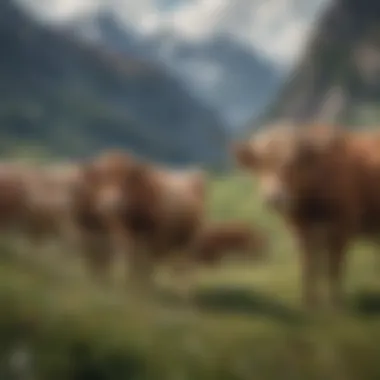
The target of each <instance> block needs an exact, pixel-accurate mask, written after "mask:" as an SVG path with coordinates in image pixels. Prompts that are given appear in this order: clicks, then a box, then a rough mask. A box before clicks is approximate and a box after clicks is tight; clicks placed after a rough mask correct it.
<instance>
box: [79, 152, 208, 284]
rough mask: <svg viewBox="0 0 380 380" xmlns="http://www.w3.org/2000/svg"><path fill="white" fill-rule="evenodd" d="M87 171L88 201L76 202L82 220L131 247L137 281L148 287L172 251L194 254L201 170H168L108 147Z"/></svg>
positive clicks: (122, 247)
mask: <svg viewBox="0 0 380 380" xmlns="http://www.w3.org/2000/svg"><path fill="white" fill-rule="evenodd" d="M85 173H86V174H85V178H86V185H87V186H88V189H87V192H84V193H83V194H86V196H85V197H84V198H83V199H82V201H84V200H85V201H86V202H87V205H86V202H82V203H83V205H84V206H85V207H80V205H78V206H77V209H78V210H82V212H81V215H80V218H79V220H80V222H81V223H82V225H83V226H87V228H88V229H89V230H94V231H95V230H97V229H98V230H101V231H104V230H107V228H108V231H111V234H112V238H113V241H114V242H116V246H117V249H118V250H124V251H127V250H128V251H129V253H128V255H127V256H128V264H129V267H130V270H129V272H130V275H131V277H132V278H133V281H135V282H138V283H139V285H144V286H145V285H146V286H149V281H150V279H151V276H152V271H153V269H154V265H155V264H156V263H158V262H161V261H162V260H166V259H168V258H169V257H171V255H170V252H173V251H174V250H183V251H186V253H183V256H184V257H186V258H189V257H190V254H189V253H188V252H190V250H191V245H192V243H193V241H194V237H195V235H196V233H197V231H198V229H199V228H200V226H201V223H202V221H203V212H204V200H205V183H204V175H203V173H202V172H199V171H170V170H166V169H163V168H159V167H156V166H153V165H150V164H147V163H142V162H140V161H139V160H137V159H136V158H134V157H131V156H130V155H127V154H124V153H121V152H106V153H105V154H103V155H101V156H100V157H99V158H98V159H97V160H95V161H94V162H93V163H91V164H90V165H89V166H88V167H87V168H86V169H85ZM89 204H92V205H93V206H95V207H93V206H92V207H88V205H89ZM86 210H87V211H86ZM89 211H91V212H89ZM102 223H103V224H102ZM107 257H109V255H103V256H102V258H103V260H106V258H107ZM100 262H101V260H100ZM101 267H102V268H104V263H103V264H102V265H101Z"/></svg>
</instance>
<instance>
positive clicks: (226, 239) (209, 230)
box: [194, 221, 268, 265]
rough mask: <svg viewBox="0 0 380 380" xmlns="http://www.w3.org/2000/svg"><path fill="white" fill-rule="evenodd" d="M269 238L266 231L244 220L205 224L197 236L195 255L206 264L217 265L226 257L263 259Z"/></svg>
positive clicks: (201, 262) (198, 260) (197, 259)
mask: <svg viewBox="0 0 380 380" xmlns="http://www.w3.org/2000/svg"><path fill="white" fill-rule="evenodd" d="M267 248H268V240H267V237H266V236H265V234H264V233H262V232H261V231H259V230H258V229H254V228H252V227H251V226H249V225H248V224H246V223H242V222H235V221H233V222H219V223H210V224H207V225H205V226H204V227H203V228H202V230H201V231H200V233H199V234H198V237H197V243H196V248H195V252H194V255H195V256H196V261H197V262H199V263H200V264H204V265H216V264H219V263H220V262H221V260H222V259H223V258H225V257H232V258H234V259H235V258H242V259H244V260H245V259H253V260H258V259H263V258H265V257H266V254H267Z"/></svg>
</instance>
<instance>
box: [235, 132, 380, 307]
mask: <svg viewBox="0 0 380 380" xmlns="http://www.w3.org/2000/svg"><path fill="white" fill-rule="evenodd" d="M378 136H379V135H378V134H372V133H369V132H368V133H348V132H344V131H343V130H341V129H340V128H334V127H330V126H316V125H314V126H309V127H308V128H306V127H305V128H304V129H303V130H299V132H298V133H297V132H295V131H294V130H290V129H286V128H284V129H282V130H281V129H273V130H271V131H268V132H267V133H264V134H263V135H261V136H258V137H257V138H253V139H252V140H250V141H249V142H247V143H241V144H238V145H237V146H235V155H236V158H237V160H238V162H239V164H240V165H241V166H242V167H244V168H245V169H246V170H249V171H250V172H252V173H253V174H254V175H255V176H258V178H259V183H260V188H261V190H262V193H263V195H264V199H265V201H266V202H267V203H268V205H270V206H271V207H272V208H274V209H276V210H277V211H279V212H280V213H282V214H283V215H284V217H285V218H286V220H287V221H288V223H289V225H290V226H291V228H292V229H293V231H294V233H295V236H296V237H297V240H298V242H299V244H300V247H301V253H302V255H301V256H302V268H303V271H302V273H303V298H304V302H305V303H306V304H307V305H309V306H313V305H316V303H317V301H318V296H317V292H316V281H317V279H318V277H319V271H320V266H319V264H318V261H319V260H320V258H321V257H320V256H321V255H320V253H321V250H325V251H327V261H328V266H327V268H328V269H327V274H328V279H329V288H330V293H331V301H332V304H333V305H335V306H337V305H339V303H340V301H341V296H342V289H341V288H342V275H343V273H342V272H343V270H344V265H345V261H346V252H347V249H348V247H349V243H350V242H351V241H352V238H354V237H359V236H363V237H365V238H370V239H372V238H373V239H374V240H378V234H379V232H380V195H379V194H380V149H379V148H380V139H379V137H378Z"/></svg>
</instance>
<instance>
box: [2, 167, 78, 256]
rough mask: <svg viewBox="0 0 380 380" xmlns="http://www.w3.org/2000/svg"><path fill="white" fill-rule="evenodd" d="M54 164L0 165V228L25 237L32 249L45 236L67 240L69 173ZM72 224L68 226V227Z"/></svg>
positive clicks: (71, 179) (70, 180)
mask: <svg viewBox="0 0 380 380" xmlns="http://www.w3.org/2000/svg"><path fill="white" fill-rule="evenodd" d="M57 169H58V168H56V167H49V166H48V167H39V166H35V165H25V164H16V163H2V164H1V165H0V229H1V231H2V232H16V233H17V234H20V233H21V234H22V235H23V236H25V237H26V238H27V239H28V240H29V242H30V243H32V244H33V246H34V248H35V249H39V248H40V244H41V243H42V241H44V240H45V239H46V238H48V237H53V236H54V235H55V237H57V236H59V237H60V238H63V237H64V238H65V239H66V242H68V240H69V235H70V234H71V231H72V229H71V231H70V233H69V218H68V210H69V206H70V204H69V203H70V202H69V192H70V183H71V182H72V181H74V172H73V168H72V167H71V168H70V171H71V174H69V173H66V174H65V173H63V172H62V170H57ZM70 227H71V226H70Z"/></svg>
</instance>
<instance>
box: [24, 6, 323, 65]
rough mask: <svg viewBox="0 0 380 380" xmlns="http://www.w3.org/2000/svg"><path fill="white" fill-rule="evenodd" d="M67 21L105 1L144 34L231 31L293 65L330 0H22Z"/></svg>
mask: <svg viewBox="0 0 380 380" xmlns="http://www.w3.org/2000/svg"><path fill="white" fill-rule="evenodd" d="M18 1H20V2H23V3H24V4H26V5H28V6H29V7H31V8H32V9H34V10H35V11H36V12H37V13H38V14H39V15H40V16H42V17H44V18H45V19H47V20H50V21H52V22H56V23H64V22H66V21H68V20H70V19H72V18H73V17H76V16H78V15H80V14H86V13H89V12H94V11H96V10H97V9H99V8H101V7H104V6H107V7H108V8H109V9H112V10H114V11H115V14H116V15H117V16H118V17H120V19H121V20H123V21H124V22H126V23H128V24H129V25H133V26H135V28H136V29H137V30H138V31H139V32H140V33H142V34H155V33H162V32H166V33H172V34H173V35H175V36H178V37H180V38H185V39H190V40H197V39H198V40H199V39H204V38H207V37H210V36H212V35H215V34H217V33H220V32H223V33H229V34H231V35H232V36H234V37H236V38H237V39H239V40H240V41H242V42H244V43H246V44H248V45H251V46H252V47H254V48H255V49H257V50H259V51H260V52H262V54H264V55H265V56H266V57H268V58H270V59H271V60H272V61H274V62H276V63H281V64H282V65H284V66H290V65H292V64H293V63H294V61H295V60H296V59H297V57H298V56H299V54H300V52H301V51H302V49H303V47H304V44H305V42H306V41H307V36H308V35H309V32H310V30H311V29H312V26H313V22H314V20H315V18H316V16H317V15H318V13H319V12H320V10H321V8H322V7H323V6H325V5H327V3H328V2H329V0H18Z"/></svg>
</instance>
